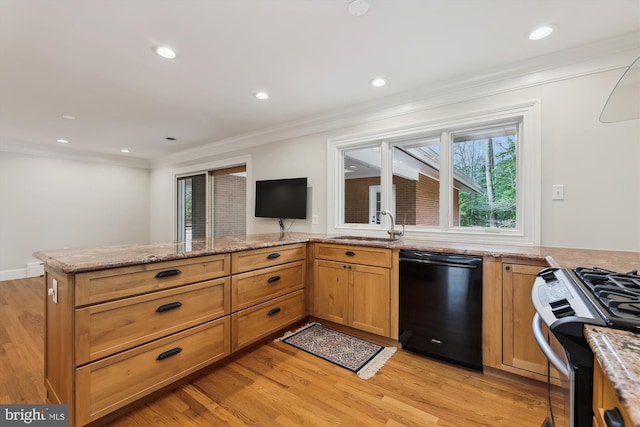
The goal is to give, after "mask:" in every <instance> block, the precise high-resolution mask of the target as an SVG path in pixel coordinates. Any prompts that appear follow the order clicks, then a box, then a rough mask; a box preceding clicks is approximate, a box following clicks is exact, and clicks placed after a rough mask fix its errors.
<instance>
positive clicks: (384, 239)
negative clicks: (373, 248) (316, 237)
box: [331, 236, 397, 243]
mask: <svg viewBox="0 0 640 427" xmlns="http://www.w3.org/2000/svg"><path fill="white" fill-rule="evenodd" d="M331 239H335V240H358V241H361V242H381V243H391V242H396V241H397V240H391V239H390V238H388V237H367V236H337V237H331Z"/></svg>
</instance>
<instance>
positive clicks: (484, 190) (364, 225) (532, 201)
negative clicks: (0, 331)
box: [327, 102, 540, 244]
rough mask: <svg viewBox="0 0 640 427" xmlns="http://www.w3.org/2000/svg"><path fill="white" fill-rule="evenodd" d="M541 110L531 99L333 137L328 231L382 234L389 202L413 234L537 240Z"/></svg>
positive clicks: (408, 234) (523, 241)
mask: <svg viewBox="0 0 640 427" xmlns="http://www.w3.org/2000/svg"><path fill="white" fill-rule="evenodd" d="M538 116H539V112H538V108H537V102H530V103H527V104H524V105H521V106H516V107H512V108H505V109H504V110H502V111H499V112H492V113H486V114H477V115H474V116H465V118H464V119H460V120H456V119H451V120H447V121H443V122H442V123H436V124H430V125H428V126H422V127H420V126H419V127H413V128H406V129H399V130H395V131H392V132H386V133H379V134H376V135H368V136H366V137H364V136H356V137H349V138H335V139H331V140H329V151H330V153H329V157H328V158H329V171H328V173H329V175H328V176H329V187H328V190H329V191H328V193H329V194H328V200H327V203H328V206H329V209H330V210H333V211H334V212H335V213H336V214H335V216H334V217H333V219H334V222H333V223H331V222H330V223H329V228H328V230H327V231H328V232H329V233H334V232H335V233H341V234H342V233H345V232H349V231H362V232H363V233H365V232H369V231H372V232H382V231H383V230H386V229H388V226H389V223H388V222H387V220H386V219H385V218H381V217H380V212H381V211H383V210H390V211H391V212H392V213H393V214H394V217H395V220H396V224H398V225H400V224H404V225H405V235H406V237H409V238H429V239H440V240H458V241H468V242H487V243H491V242H496V243H497V242H500V243H519V244H538V242H539V218H540V214H539V205H540V189H539V182H540V172H539V169H540V141H539V129H538V128H539V117H538ZM333 177H335V181H334V178H333ZM332 181H333V182H335V183H337V185H333V186H332V185H331V184H332ZM330 219H331V218H330Z"/></svg>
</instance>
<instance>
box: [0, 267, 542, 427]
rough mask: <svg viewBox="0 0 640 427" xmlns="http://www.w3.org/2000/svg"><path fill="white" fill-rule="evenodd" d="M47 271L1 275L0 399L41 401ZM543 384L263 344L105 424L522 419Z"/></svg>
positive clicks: (538, 407) (448, 425) (201, 426)
mask: <svg viewBox="0 0 640 427" xmlns="http://www.w3.org/2000/svg"><path fill="white" fill-rule="evenodd" d="M44 292H45V286H44V281H43V279H42V278H36V279H22V280H12V281H5V282H0V403H3V404H4V403H44V402H45V389H44V380H43V377H44V369H43V366H44V363H43V357H44V355H43V348H44ZM546 399H547V397H546V385H544V384H540V383H536V382H534V381H530V380H515V379H510V378H502V377H496V376H491V375H487V374H482V373H479V372H475V371H471V370H468V369H463V368H459V367H456V366H453V365H450V364H446V363H443V362H440V361H437V360H433V359H429V358H427V357H423V356H421V355H416V354H414V353H410V352H407V351H404V350H401V349H400V350H398V351H397V352H396V354H395V355H394V356H393V357H392V358H391V359H390V360H389V362H388V363H387V364H386V365H385V366H384V367H383V368H382V369H381V370H380V371H379V372H378V373H377V374H376V375H375V376H374V377H373V378H371V379H369V380H362V379H360V378H359V377H358V376H357V375H355V374H354V373H352V372H349V371H347V370H346V369H343V368H341V367H339V366H336V365H333V364H331V363H329V362H327V361H325V360H322V359H320V358H317V357H315V356H312V355H310V354H308V353H306V352H303V351H301V350H298V349H296V348H294V347H292V346H289V345H287V344H285V343H283V342H266V343H263V344H262V345H260V346H257V347H255V348H252V349H250V350H249V351H247V352H245V353H244V354H242V355H240V356H239V357H235V358H233V359H232V360H230V361H229V362H228V363H225V364H221V365H219V366H217V367H216V368H214V369H212V370H210V371H208V372H206V373H204V374H203V375H202V376H201V377H198V378H196V379H194V380H192V381H191V382H189V383H185V384H182V385H180V386H177V387H175V388H174V389H173V390H170V391H167V392H166V394H163V395H160V396H159V397H157V398H155V399H153V400H150V401H148V402H146V403H145V404H143V405H135V406H132V407H131V408H130V409H129V410H128V412H127V413H126V414H125V415H122V416H121V417H120V418H117V419H115V420H112V421H110V422H109V423H107V424H106V426H109V427H148V426H166V427H185V426H186V427H190V426H193V427H210V426H234V427H235V426H238V427H240V426H286V427H289V426H296V427H298V426H326V425H341V426H350V427H351V426H354V427H360V426H363V427H364V426H367V427H369V426H387V427H401V426H440V427H442V426H445V427H453V426H464V427H467V426H469V427H474V426H519V427H529V426H531V427H538V426H539V425H540V424H541V422H542V420H543V419H544V417H545V415H546Z"/></svg>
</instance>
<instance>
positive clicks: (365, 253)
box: [315, 243, 391, 268]
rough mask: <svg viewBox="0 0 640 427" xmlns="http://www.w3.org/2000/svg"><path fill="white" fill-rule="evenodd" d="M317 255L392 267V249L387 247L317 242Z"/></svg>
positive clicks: (343, 260)
mask: <svg viewBox="0 0 640 427" xmlns="http://www.w3.org/2000/svg"><path fill="white" fill-rule="evenodd" d="M315 257H316V259H326V260H330V261H338V262H349V263H354V264H364V265H372V266H374V267H386V268H391V250H390V249H385V248H373V247H368V246H349V245H336V244H331V243H316V245H315Z"/></svg>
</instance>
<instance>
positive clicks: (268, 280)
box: [267, 276, 280, 283]
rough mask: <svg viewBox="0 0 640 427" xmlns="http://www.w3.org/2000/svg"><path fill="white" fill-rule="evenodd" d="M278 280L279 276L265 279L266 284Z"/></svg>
mask: <svg viewBox="0 0 640 427" xmlns="http://www.w3.org/2000/svg"><path fill="white" fill-rule="evenodd" d="M278 280H280V276H273V277H269V278H268V279H267V283H273V282H277V281H278Z"/></svg>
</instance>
